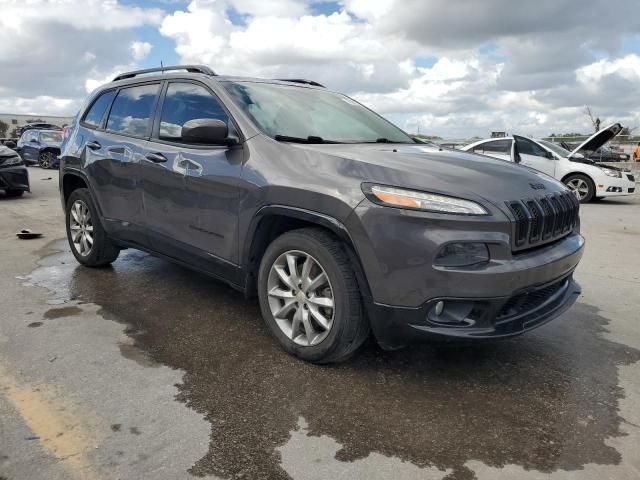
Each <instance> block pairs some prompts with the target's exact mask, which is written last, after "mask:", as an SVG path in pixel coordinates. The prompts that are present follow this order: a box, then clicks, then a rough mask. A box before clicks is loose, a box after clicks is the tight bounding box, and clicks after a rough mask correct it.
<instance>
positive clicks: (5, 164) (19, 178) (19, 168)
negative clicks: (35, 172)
mask: <svg viewBox="0 0 640 480" xmlns="http://www.w3.org/2000/svg"><path fill="white" fill-rule="evenodd" d="M0 190H4V191H5V194H6V195H7V196H8V197H19V196H20V195H22V194H23V193H24V192H28V191H29V172H28V171H27V167H25V166H24V163H23V162H22V159H21V158H20V155H18V154H17V153H16V152H15V151H13V150H11V149H10V148H9V147H5V146H4V145H0Z"/></svg>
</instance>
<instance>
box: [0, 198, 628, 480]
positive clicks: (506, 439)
mask: <svg viewBox="0 0 640 480" xmlns="http://www.w3.org/2000/svg"><path fill="white" fill-rule="evenodd" d="M638 203H640V202H639V201H637V200H635V199H634V200H631V201H625V202H610V203H609V202H603V204H599V205H593V206H592V205H588V206H586V207H584V208H583V224H585V230H586V231H587V232H588V233H591V234H592V235H593V238H594V239H595V240H594V241H591V239H590V237H589V235H587V241H588V247H587V248H588V249H590V248H596V249H597V251H596V252H593V253H589V254H588V255H586V256H585V260H584V262H583V263H586V264H587V266H586V267H583V266H582V265H581V270H579V272H578V275H577V278H578V281H579V282H581V283H582V284H583V287H584V289H585V294H584V295H583V297H582V298H581V299H580V301H579V302H578V303H577V304H576V305H575V307H574V308H573V309H571V310H570V311H569V312H568V313H566V314H565V315H563V317H562V318H560V319H558V320H556V321H554V322H552V323H551V324H549V325H547V326H545V327H543V328H541V329H539V330H536V331H535V332H532V333H530V334H529V335H525V336H522V337H519V338H516V339H511V340H507V341H501V342H493V343H485V344H480V345H466V346H463V345H458V346H455V345H433V344H431V345H421V346H415V347H411V348H408V349H404V350H401V351H397V352H383V351H381V350H380V349H379V348H378V347H377V346H376V345H375V343H374V342H372V341H371V342H369V343H367V344H366V345H365V347H364V348H363V349H362V350H361V351H360V352H359V354H358V355H357V356H356V357H355V358H353V359H352V360H350V361H348V362H347V363H344V364H340V365H335V366H330V367H326V366H323V367H319V366H313V365H309V364H305V363H303V362H301V361H298V360H296V359H294V358H292V357H290V356H288V355H286V354H285V353H284V352H282V351H281V350H280V349H279V348H278V346H277V345H276V343H275V342H274V341H273V340H272V339H271V338H270V336H269V333H268V331H267V328H266V327H265V325H264V324H263V322H262V319H261V317H260V312H259V309H258V306H257V303H256V302H255V301H246V300H245V299H244V298H243V297H242V295H241V294H239V293H237V292H235V291H234V290H232V289H230V288H228V287H226V286H224V285H222V284H220V283H218V282H216V281H214V280H212V279H210V278H208V277H206V276H203V275H201V274H198V273H195V272H193V271H190V270H187V269H184V268H182V267H179V266H176V265H173V264H171V263H168V262H166V261H164V260H161V259H158V258H155V257H152V256H150V255H147V254H144V253H141V252H137V251H133V250H127V251H123V252H122V253H121V255H120V258H119V259H118V260H117V261H116V262H115V263H114V264H113V266H112V267H110V268H104V269H97V270H95V269H94V270H92V269H86V268H83V267H80V266H78V265H77V264H76V262H75V260H74V259H73V256H72V255H71V253H70V251H69V249H68V246H67V244H66V242H65V241H59V240H58V241H56V240H55V237H56V235H51V237H53V238H49V241H50V243H49V244H48V245H47V246H46V247H45V248H42V249H40V250H38V251H37V252H35V253H36V257H38V258H37V259H35V263H36V265H34V267H33V270H32V272H31V273H28V274H26V275H21V276H20V278H18V279H13V281H14V282H15V283H16V287H15V288H16V292H18V291H19V295H24V296H28V295H39V296H40V297H41V299H40V300H39V301H40V302H41V304H42V310H43V311H42V314H41V315H40V316H38V317H36V316H34V315H28V314H26V311H24V312H23V313H21V315H22V316H23V317H24V318H23V319H21V320H20V321H21V322H22V323H21V324H20V326H21V328H16V326H15V324H14V326H13V327H12V328H11V329H7V331H9V332H10V336H14V337H15V336H25V337H26V338H28V336H30V335H34V334H36V333H37V334H39V335H43V336H50V337H51V338H55V339H56V341H59V340H60V338H58V337H57V336H58V335H59V332H58V330H59V329H62V328H65V329H66V333H65V334H64V341H67V342H69V341H71V342H73V329H78V331H82V329H84V328H87V325H88V323H87V322H94V321H98V322H107V323H108V324H110V325H119V326H120V327H119V328H120V331H121V332H123V334H121V335H117V334H116V335H111V334H105V335H104V338H101V340H103V341H104V342H107V343H109V342H110V343H111V345H112V346H114V347H117V350H118V352H119V355H120V357H121V358H120V359H119V360H118V362H119V364H122V365H125V366H126V365H127V364H130V365H135V368H134V367H133V366H131V367H125V368H123V369H121V370H118V371H117V372H114V371H113V370H110V371H109V374H108V375H107V374H106V371H105V377H107V376H108V377H109V378H111V379H112V380H113V378H114V377H115V378H118V377H120V378H121V381H115V382H105V381H104V379H101V378H99V376H98V377H94V378H88V379H86V381H85V382H86V384H85V385H84V386H78V385H76V386H75V387H74V388H77V389H78V391H82V390H83V389H87V388H91V389H94V390H95V391H96V394H97V395H100V394H108V393H109V391H117V390H119V389H124V388H126V389H131V388H132V387H133V388H134V389H136V391H132V392H130V394H131V395H135V396H140V398H139V400H140V401H141V402H142V405H143V406H144V405H145V404H147V405H148V407H149V408H151V407H152V405H153V401H154V400H153V396H148V395H146V392H145V391H144V390H143V388H144V385H140V386H139V387H136V386H135V384H134V385H132V382H131V379H128V378H127V377H128V375H129V373H130V372H129V369H130V370H132V371H133V370H135V371H136V372H138V373H136V375H142V376H146V377H148V378H149V381H150V382H151V383H153V382H154V381H155V380H156V379H159V378H163V376H166V375H167V373H166V368H167V367H169V369H172V371H173V372H174V373H172V374H171V376H175V375H177V376H178V378H179V381H178V382H175V383H176V385H175V386H174V385H166V387H167V388H175V389H176V390H175V393H174V395H173V398H174V400H173V402H174V403H175V404H176V405H178V406H179V408H182V409H184V410H185V412H182V411H181V413H180V415H185V416H188V415H189V413H188V412H189V411H191V412H195V413H196V414H197V416H194V417H192V419H191V420H189V421H193V422H194V424H198V425H199V428H200V430H199V431H201V429H202V428H204V429H206V430H207V431H208V437H209V438H208V439H207V438H204V437H203V436H202V435H200V437H194V438H191V439H189V440H188V442H187V444H185V445H184V448H183V449H181V448H173V450H171V451H170V452H168V451H164V450H158V451H157V452H155V453H154V452H153V451H152V452H148V451H147V452H146V453H144V455H145V456H146V458H144V459H143V460H144V461H145V462H146V464H148V465H149V464H152V465H155V466H156V467H163V466H164V465H165V464H172V463H175V462H176V460H180V461H182V462H183V463H185V464H188V466H187V467H185V468H184V469H183V470H182V474H178V475H179V476H177V477H175V476H174V477H173V478H188V477H189V476H209V475H211V476H215V477H219V478H250V479H254V478H255V479H258V478H259V479H262V478H268V479H287V478H294V479H298V478H300V479H302V478H447V479H473V478H500V475H504V478H548V475H551V474H552V477H553V478H555V477H556V476H560V477H561V478H589V477H591V478H602V477H603V476H609V477H611V478H640V474H639V473H638V472H639V468H640V458H639V457H640V453H639V452H638V439H639V438H640V426H638V422H639V421H640V418H638V417H639V416H640V414H639V413H638V411H637V406H636V405H637V403H636V402H637V400H638V398H639V397H640V376H639V375H638V374H637V371H638V362H640V329H639V327H638V320H640V318H639V317H640V315H639V314H638V311H639V310H640V294H639V293H638V287H640V279H638V276H639V274H638V269H639V268H640V262H639V261H638V259H639V258H640V256H639V255H638V253H637V252H634V253H632V254H631V255H627V259H626V261H624V262H622V261H620V264H619V265H618V266H616V268H615V269H611V268H610V267H609V266H608V265H610V264H611V263H612V262H616V259H615V258H609V259H607V258H606V256H603V255H604V252H602V251H599V250H600V249H599V246H600V245H611V244H612V242H614V243H615V242H616V241H619V240H617V239H621V240H620V241H621V245H630V244H631V245H633V243H632V242H633V241H635V245H636V247H637V239H638V237H637V235H638V234H639V233H640V232H639V231H638V228H639V227H640V219H639V218H638V214H637V213H636V212H637V210H638V208H639V205H638ZM2 208H3V206H2V205H0V210H1V209H2ZM55 208H57V209H59V205H55ZM607 209H608V210H607ZM631 209H633V210H631ZM614 212H615V214H614ZM56 213H57V212H56ZM1 214H2V213H1V212H0V215H1ZM636 221H637V223H635V222H636ZM620 229H622V230H621V231H620ZM612 238H615V239H616V240H615V241H613V240H612ZM52 240H53V241H52ZM34 245H36V244H34ZM588 252H589V250H588ZM27 271H28V269H25V272H27ZM581 273H582V275H581ZM37 287H44V288H43V289H39V288H37ZM30 292H34V293H30ZM17 316H18V315H17V314H16V315H15V316H14V315H10V314H7V312H6V311H5V312H4V313H3V314H2V316H1V317H0V340H1V339H2V332H3V322H15V321H16V318H15V317H17ZM88 316H92V318H93V319H92V320H88V319H87V317H88ZM94 317H95V318H94ZM63 326H64V327H63ZM83 335H85V334H83ZM6 338H7V335H6V334H5V339H6ZM21 341H23V340H21ZM24 342H26V343H28V341H24ZM0 345H2V343H1V342H0ZM56 347H57V348H61V347H63V345H56ZM11 355H12V357H13V358H11V359H9V360H8V361H9V363H11V364H13V365H15V366H19V365H20V358H19V352H15V351H14V352H12V353H11ZM59 355H61V356H62V355H64V351H61V352H60V354H59ZM0 360H3V361H7V360H6V359H3V357H2V353H0ZM92 360H93V359H92V357H91V352H86V351H85V352H82V353H81V354H80V355H77V356H76V358H74V359H73V362H83V361H84V362H91V361H92ZM73 362H72V363H71V364H70V365H69V368H70V369H71V370H73ZM122 362H125V363H122ZM126 362H128V363H126ZM78 367H79V368H80V366H79V365H78ZM99 367H100V368H105V367H104V365H102V366H99ZM100 368H97V369H96V368H94V369H93V371H94V372H96V371H97V372H98V373H99V372H100ZM107 368H108V367H107ZM80 369H81V368H80ZM160 372H162V373H160ZM0 373H2V364H0ZM9 374H11V372H9ZM66 375H69V371H67V372H66ZM1 377H2V375H0V378H1ZM156 377H157V378H156ZM63 382H68V380H67V379H65V380H63ZM4 383H5V391H6V390H10V389H11V386H9V388H8V389H7V387H6V384H8V382H7V381H5V382H4ZM158 387H159V388H162V385H159V386H158ZM1 393H2V382H1V381H0V397H1ZM165 393H166V392H165ZM78 395H79V396H80V397H81V396H82V395H80V394H78ZM72 396H73V392H72ZM165 401H166V400H165ZM10 403H11V399H10ZM13 403H15V401H14V402H13ZM159 403H160V404H162V405H163V406H162V407H161V408H163V409H164V408H165V407H164V404H163V403H162V402H159ZM97 408H98V409H99V408H100V407H99V406H98V407H97ZM167 408H175V407H167ZM18 410H19V411H21V410H20V408H18ZM2 411H3V410H2V408H1V404H0V414H1V413H2ZM98 413H100V412H98ZM189 418H191V417H189ZM116 420H117V419H115V420H113V421H108V422H107V423H109V430H106V428H105V426H104V425H103V426H101V427H96V428H97V429H98V430H101V431H102V430H106V431H105V432H103V435H104V436H105V438H115V437H117V436H118V435H119V436H123V435H127V436H128V437H139V436H140V433H141V431H142V432H144V431H145V430H146V427H145V425H126V424H123V423H121V422H119V421H116ZM175 421H176V422H180V421H182V420H181V418H180V416H176V417H175ZM169 422H171V420H170V419H169ZM103 423H104V422H103ZM27 424H29V422H27ZM88 425H89V430H91V422H89V423H88ZM0 426H2V424H0ZM158 428H160V430H162V426H158ZM165 428H166V429H167V430H172V432H173V433H172V434H173V436H174V437H175V436H176V434H177V435H178V436H180V435H185V434H186V432H185V431H184V429H182V431H179V432H176V430H175V429H174V428H173V426H172V425H166V426H165ZM1 433H2V432H1V431H0V435H1ZM145 438H146V437H145ZM1 439H2V437H0V440H1ZM131 442H132V441H131V440H130V441H129V443H127V444H126V449H127V455H128V456H129V457H131V456H132V455H137V454H138V453H139V452H138V451H137V449H140V447H138V446H137V443H136V442H135V441H133V443H131ZM193 445H198V448H197V449H194V448H193ZM15 448H17V446H15V445H10V446H6V445H2V443H0V455H2V454H5V455H7V456H9V454H8V453H5V452H9V451H13V450H14V449H15ZM96 448H100V447H96ZM194 450H200V452H199V453H198V452H196V451H194ZM169 453H170V455H171V456H172V457H171V458H168V454H169ZM122 455H125V453H124V452H123V453H122ZM114 457H117V455H116V454H115V453H114V454H113V455H111V456H107V458H102V459H101V460H97V461H96V462H97V463H98V464H99V465H98V467H96V469H95V471H96V472H98V473H96V474H95V475H94V476H93V477H86V478H142V477H130V476H129V477H128V476H127V474H126V469H125V470H119V471H118V476H113V477H112V476H110V472H114V471H115V470H110V469H109V468H105V466H107V467H108V465H109V463H108V462H114ZM176 457H179V458H176ZM116 460H117V458H116ZM87 463H88V464H91V463H94V460H92V457H91V456H89V457H88V460H87ZM115 463H117V462H115ZM80 467H82V465H81V466H80ZM12 468H13V472H19V471H20V469H19V465H17V466H16V465H15V464H12ZM87 468H89V467H87ZM68 471H71V472H76V473H77V472H81V471H83V470H82V468H76V469H73V468H72V469H70V470H68ZM178 471H180V469H178ZM2 473H3V461H2V459H1V458H0V478H2ZM14 475H15V473H14ZM574 475H575V476H574ZM76 476H78V475H76ZM10 478H26V477H20V476H15V477H10ZM33 478H45V477H33ZM61 478H62V477H61ZM79 478H85V477H82V476H80V477H79ZM145 478H146V477H145ZM167 478H171V477H167Z"/></svg>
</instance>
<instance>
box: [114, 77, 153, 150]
mask: <svg viewBox="0 0 640 480" xmlns="http://www.w3.org/2000/svg"><path fill="white" fill-rule="evenodd" d="M157 93H158V85H157V84H155V85H139V86H137V87H130V88H123V89H122V90H120V91H119V92H118V96H117V97H116V99H115V100H114V101H113V106H112V107H111V112H110V113H109V120H107V130H111V131H113V132H118V133H125V134H127V135H133V136H136V137H145V136H147V135H148V132H149V128H150V126H151V115H152V113H153V105H154V103H155V101H156V95H157Z"/></svg>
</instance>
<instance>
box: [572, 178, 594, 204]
mask: <svg viewBox="0 0 640 480" xmlns="http://www.w3.org/2000/svg"><path fill="white" fill-rule="evenodd" d="M567 187H569V189H570V190H573V191H574V192H577V193H578V196H579V197H580V200H584V199H585V198H586V197H587V195H589V185H588V184H587V182H586V181H585V180H583V179H582V178H573V179H571V180H569V181H568V182H567Z"/></svg>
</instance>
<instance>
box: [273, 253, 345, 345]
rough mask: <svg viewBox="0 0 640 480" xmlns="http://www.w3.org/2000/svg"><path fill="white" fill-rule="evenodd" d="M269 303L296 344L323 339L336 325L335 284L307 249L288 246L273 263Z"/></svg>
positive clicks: (308, 343) (274, 315) (281, 326)
mask: <svg viewBox="0 0 640 480" xmlns="http://www.w3.org/2000/svg"><path fill="white" fill-rule="evenodd" d="M267 289H268V292H267V294H268V301H269V307H270V309H271V313H272V315H273V318H274V319H275V321H276V324H277V325H278V327H279V328H280V330H281V331H282V333H284V334H285V335H286V336H287V337H288V338H290V339H291V340H293V342H294V343H296V344H297V345H301V346H305V347H309V346H313V345H317V344H319V343H320V342H322V341H323V340H324V339H325V338H326V337H327V335H329V332H330V331H331V327H332V326H333V319H334V316H335V301H334V297H333V288H332V287H331V282H330V281H329V277H328V276H327V274H326V272H325V270H324V268H322V265H320V263H319V262H318V260H316V259H315V258H313V257H312V256H311V255H309V254H308V253H305V252H302V251H300V250H289V251H287V252H285V253H283V254H282V255H280V256H279V257H278V258H277V259H276V261H275V262H274V263H273V265H272V266H271V269H270V271H269V277H268V280H267Z"/></svg>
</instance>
